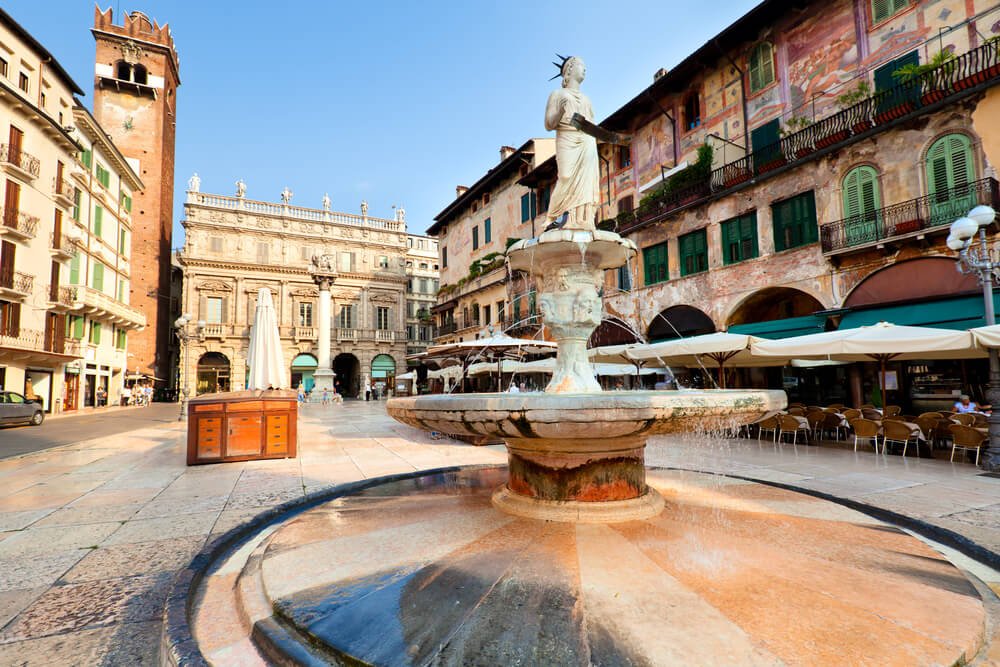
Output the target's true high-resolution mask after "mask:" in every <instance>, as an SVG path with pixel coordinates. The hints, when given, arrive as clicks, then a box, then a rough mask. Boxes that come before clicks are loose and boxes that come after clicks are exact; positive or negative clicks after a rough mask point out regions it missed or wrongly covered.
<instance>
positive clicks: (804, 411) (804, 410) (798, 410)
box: [788, 406, 806, 417]
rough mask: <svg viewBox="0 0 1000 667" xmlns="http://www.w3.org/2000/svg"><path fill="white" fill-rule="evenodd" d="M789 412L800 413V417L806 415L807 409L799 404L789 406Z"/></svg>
mask: <svg viewBox="0 0 1000 667" xmlns="http://www.w3.org/2000/svg"><path fill="white" fill-rule="evenodd" d="M788 414H790V415H798V416H800V417H805V416H806V409H805V408H800V407H798V406H796V407H793V408H788Z"/></svg>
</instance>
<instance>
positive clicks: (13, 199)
mask: <svg viewBox="0 0 1000 667" xmlns="http://www.w3.org/2000/svg"><path fill="white" fill-rule="evenodd" d="M20 207H21V186H20V184H18V183H15V182H14V181H10V180H8V181H7V189H6V192H5V194H4V209H3V224H5V225H7V226H8V227H17V213H18V211H19V210H20Z"/></svg>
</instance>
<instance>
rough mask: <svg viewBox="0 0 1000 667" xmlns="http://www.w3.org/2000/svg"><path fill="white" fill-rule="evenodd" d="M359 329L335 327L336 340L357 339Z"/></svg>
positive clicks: (359, 336) (358, 337) (359, 332)
mask: <svg viewBox="0 0 1000 667" xmlns="http://www.w3.org/2000/svg"><path fill="white" fill-rule="evenodd" d="M360 334H361V330H360V329H337V335H336V338H337V340H338V341H340V342H343V341H357V340H358V339H360V338H361V335H360Z"/></svg>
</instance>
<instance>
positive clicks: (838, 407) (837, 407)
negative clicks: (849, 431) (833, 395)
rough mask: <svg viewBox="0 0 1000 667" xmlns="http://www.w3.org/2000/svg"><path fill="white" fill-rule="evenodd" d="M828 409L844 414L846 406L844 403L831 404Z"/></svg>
mask: <svg viewBox="0 0 1000 667" xmlns="http://www.w3.org/2000/svg"><path fill="white" fill-rule="evenodd" d="M827 407H828V408H833V409H834V410H836V411H837V412H843V411H844V404H843V403H831V404H830V405H828V406H827Z"/></svg>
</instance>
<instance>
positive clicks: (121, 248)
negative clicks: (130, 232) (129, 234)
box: [118, 229, 126, 255]
mask: <svg viewBox="0 0 1000 667" xmlns="http://www.w3.org/2000/svg"><path fill="white" fill-rule="evenodd" d="M125 234H126V232H125V230H124V229H123V230H121V233H120V234H119V235H118V254H119V255H125V254H126V253H125Z"/></svg>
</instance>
